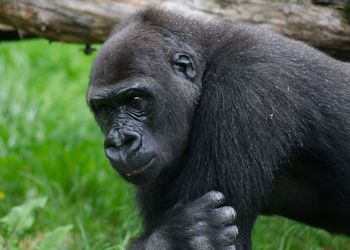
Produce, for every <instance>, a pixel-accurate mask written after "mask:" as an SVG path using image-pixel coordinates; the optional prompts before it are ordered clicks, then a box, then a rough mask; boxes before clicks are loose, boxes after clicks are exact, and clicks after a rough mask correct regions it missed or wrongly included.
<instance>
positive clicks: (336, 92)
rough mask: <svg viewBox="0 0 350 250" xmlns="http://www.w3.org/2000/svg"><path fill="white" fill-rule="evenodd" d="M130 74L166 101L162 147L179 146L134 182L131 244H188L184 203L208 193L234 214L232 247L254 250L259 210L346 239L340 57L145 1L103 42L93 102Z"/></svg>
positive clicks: (345, 93) (349, 163)
mask: <svg viewBox="0 0 350 250" xmlns="http://www.w3.org/2000/svg"><path fill="white" fill-rule="evenodd" d="M175 52H181V53H186V54H187V55H189V56H190V57H191V59H192V60H193V63H194V65H195V68H196V76H195V77H194V78H193V79H190V78H188V77H187V79H185V78H186V77H184V78H183V80H179V78H176V77H174V76H173V75H170V73H169V72H173V69H172V67H171V65H170V63H169V61H168V60H165V58H168V57H169V56H170V55H172V54H173V53H175ZM135 64H137V65H142V67H138V68H135V67H132V65H135ZM116 65H117V66H116ZM135 72H136V73H140V72H141V73H142V74H143V75H145V76H147V77H150V78H152V79H157V80H156V81H155V83H152V84H151V86H153V87H152V88H153V90H154V91H155V93H156V94H157V96H158V98H159V101H157V103H160V102H161V103H162V105H160V104H159V105H158V106H157V110H158V112H157V113H158V114H159V117H158V118H157V119H158V120H157V124H153V125H150V126H151V128H152V130H159V131H162V132H161V133H164V134H167V135H169V137H165V138H163V139H164V141H163V142H159V143H164V145H170V144H171V145H173V144H174V141H173V140H172V139H171V138H176V140H175V141H176V142H177V144H176V145H177V146H175V145H173V147H174V148H175V147H176V150H175V151H171V152H176V155H172V154H173V153H169V152H170V150H168V149H167V148H166V147H164V149H163V151H164V152H165V151H166V152H167V154H171V155H172V157H170V158H171V160H169V162H168V163H169V164H168V165H169V166H166V167H164V168H165V169H166V171H161V174H159V175H157V177H155V179H153V180H152V181H150V182H147V183H145V184H144V183H143V184H142V185H140V186H138V187H137V199H138V202H139V204H140V208H141V212H142V215H143V218H144V226H145V235H144V236H143V237H142V238H141V239H140V240H139V241H138V242H136V243H135V245H134V248H135V249H142V248H145V249H147V247H148V248H150V249H152V248H155V249H156V248H157V247H158V248H159V249H166V248H168V249H174V248H176V247H178V248H179V249H188V247H189V245H188V242H187V240H186V237H184V236H186V232H187V228H186V227H188V226H189V225H188V223H189V222H193V221H192V220H191V218H194V217H196V213H195V212H194V211H197V212H198V210H195V209H194V208H193V206H192V205H189V206H188V207H190V209H188V210H189V211H192V213H187V214H185V215H184V213H183V212H181V211H183V210H181V209H183V207H186V204H192V203H190V201H192V200H195V199H197V198H198V197H200V196H201V195H203V194H205V193H207V192H209V191H211V190H218V191H221V192H222V193H223V194H224V195H225V197H226V199H227V203H226V204H227V205H229V206H233V207H234V208H235V209H236V211H237V213H238V217H237V220H236V224H237V225H238V228H239V235H238V237H237V239H236V241H235V245H236V248H237V249H249V248H250V247H251V240H250V237H251V230H252V227H253V225H254V222H255V220H256V217H257V216H258V215H259V214H261V213H264V214H279V215H283V216H286V217H289V218H292V219H295V220H298V221H301V222H305V223H308V224H311V225H314V226H317V227H322V228H325V229H327V230H329V231H333V232H338V233H344V234H350V226H349V225H350V213H349V211H350V182H349V181H350V66H349V65H348V64H346V63H342V62H339V61H336V60H334V59H332V58H330V57H328V56H327V55H325V54H323V53H321V52H319V51H317V50H315V49H313V48H311V47H309V46H308V45H306V44H304V43H302V42H299V41H294V40H292V39H289V38H285V37H283V36H280V35H278V34H275V33H273V32H271V31H268V30H265V29H262V28H258V27H254V26H250V25H233V24H232V23H230V22H224V21H217V20H210V21H206V20H201V19H191V18H188V17H183V16H181V15H179V14H176V13H174V12H170V11H165V10H162V9H159V8H148V9H146V10H143V11H141V12H139V13H137V14H136V15H134V16H132V17H131V18H130V19H129V20H128V21H127V22H126V23H125V24H123V25H122V26H121V27H120V28H118V30H115V31H114V32H113V34H112V35H111V37H110V39H109V40H108V41H107V42H106V44H105V45H104V47H103V49H102V52H101V53H100V55H99V57H98V58H97V59H96V61H95V64H94V69H93V71H92V74H91V82H90V90H89V97H90V96H91V95H93V94H94V93H95V91H97V90H96V89H101V88H104V86H107V87H108V88H110V86H109V85H110V84H111V83H112V82H113V83H116V82H119V81H120V80H123V81H125V79H128V76H129V75H132V74H134V73H135ZM184 72H185V71H184ZM178 77H181V76H178ZM174 79H175V80H176V81H175V80H174ZM146 81H147V80H146ZM183 131H185V132H183ZM179 143H180V144H181V145H178V144H179ZM162 145H163V144H162ZM152 176H153V177H154V176H156V174H154V175H152ZM176 204H183V205H182V206H183V207H181V206H176ZM174 206H175V208H174ZM179 207H180V208H181V209H180V208H179ZM198 213H199V212H198ZM189 214H190V216H189ZM203 216H204V215H203ZM204 217H205V216H204ZM204 217H201V218H202V219H201V220H205V221H207V222H208V223H209V224H210V220H213V221H214V219H213V218H211V217H210V216H209V217H205V218H206V219H203V218H204ZM231 223H232V222H231ZM214 224H215V223H214ZM215 225H216V224H215ZM210 230H211V231H210ZM210 230H209V231H206V232H208V234H210V233H213V232H214V231H212V229H210ZM159 235H161V236H159ZM207 236H208V238H209V239H210V240H211V242H215V240H217V238H215V237H216V235H214V233H213V235H207ZM191 237H192V236H191ZM213 238H215V239H214V240H213ZM217 244H218V243H217ZM175 246H176V247H175ZM213 246H214V248H215V246H218V245H215V244H214V245H213ZM201 247H203V245H202V246H201ZM193 248H194V249H196V247H193ZM199 249H202V248H199ZM208 249H210V248H208Z"/></svg>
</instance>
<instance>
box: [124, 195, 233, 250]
mask: <svg viewBox="0 0 350 250" xmlns="http://www.w3.org/2000/svg"><path fill="white" fill-rule="evenodd" d="M224 201H225V197H224V195H223V194H222V193H220V192H216V191H211V192H208V193H207V194H205V195H204V196H202V197H200V198H199V199H197V200H194V201H192V202H190V203H188V204H185V205H176V206H175V207H174V208H173V209H171V210H169V211H168V212H166V213H165V214H164V216H163V217H162V218H161V219H160V221H159V224H158V225H156V226H155V227H154V228H155V230H154V231H152V232H151V233H149V234H147V233H146V234H145V235H148V236H145V237H144V238H143V239H140V240H138V241H137V242H135V243H134V244H132V245H131V249H145V250H146V249H147V250H149V249H152V250H153V249H169V250H170V249H174V248H175V249H193V250H209V249H225V250H226V249H227V250H228V249H235V247H234V240H235V238H236V236H237V234H238V229H237V227H236V226H234V225H233V222H234V220H235V217H236V212H235V210H234V209H233V208H232V207H230V206H224V205H223V204H224ZM174 246H176V247H174Z"/></svg>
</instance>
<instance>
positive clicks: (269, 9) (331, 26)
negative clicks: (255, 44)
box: [0, 0, 350, 59]
mask: <svg viewBox="0 0 350 250" xmlns="http://www.w3.org/2000/svg"><path fill="white" fill-rule="evenodd" d="M148 3H149V1H146V0H0V23H3V24H7V25H10V26H12V27H14V28H15V29H16V30H18V29H19V30H24V31H26V32H29V33H32V34H36V35H38V36H42V37H46V38H47V39H49V40H60V41H65V42H74V43H86V44H92V43H100V42H103V41H104V40H105V39H106V37H107V36H108V34H109V32H110V30H111V29H112V27H113V26H114V25H116V24H118V23H120V22H121V21H122V20H123V19H124V18H125V17H127V16H129V15H130V14H132V13H133V12H135V11H136V10H137V9H139V8H141V7H143V6H145V5H147V4H148ZM158 3H161V4H163V5H165V6H168V7H172V8H173V7H174V8H182V9H186V10H187V11H188V10H191V12H193V13H197V14H202V15H208V16H217V17H220V18H223V19H228V20H232V21H234V22H248V23H254V24H258V25H263V26H267V27H269V28H271V29H273V30H275V31H277V32H280V33H282V34H284V35H287V36H289V37H293V38H296V39H299V40H304V41H306V42H308V43H310V44H312V45H314V46H316V47H318V48H320V49H323V50H325V51H327V52H329V53H335V55H336V56H338V57H343V58H349V59H350V25H349V24H348V23H347V22H346V20H345V18H344V17H343V13H342V10H341V9H339V8H331V7H325V6H315V5H313V4H312V3H311V1H310V0H291V1H289V2H288V3H285V2H281V1H280V2H278V1H277V0H269V1H267V0H266V1H264V0H173V1H165V0H163V1H162V0H161V1H158Z"/></svg>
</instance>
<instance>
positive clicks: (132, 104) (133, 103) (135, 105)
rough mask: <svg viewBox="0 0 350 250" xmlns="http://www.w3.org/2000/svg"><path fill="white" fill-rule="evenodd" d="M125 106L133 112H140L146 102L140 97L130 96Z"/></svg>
mask: <svg viewBox="0 0 350 250" xmlns="http://www.w3.org/2000/svg"><path fill="white" fill-rule="evenodd" d="M127 106H128V107H129V108H132V109H133V110H136V111H142V110H144V109H145V108H146V106H147V101H146V100H145V98H143V97H140V96H131V97H129V98H128V100H127Z"/></svg>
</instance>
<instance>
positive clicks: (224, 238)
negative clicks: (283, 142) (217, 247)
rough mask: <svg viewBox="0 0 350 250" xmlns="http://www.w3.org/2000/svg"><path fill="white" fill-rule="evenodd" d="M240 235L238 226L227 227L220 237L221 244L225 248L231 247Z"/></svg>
mask: <svg viewBox="0 0 350 250" xmlns="http://www.w3.org/2000/svg"><path fill="white" fill-rule="evenodd" d="M237 235H238V228H237V227H236V226H229V227H225V228H224V229H223V230H222V231H221V233H220V236H219V239H218V240H219V243H220V244H221V245H223V246H231V245H232V244H233V242H234V241H235V239H236V237H237Z"/></svg>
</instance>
